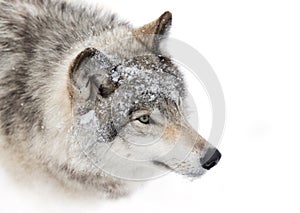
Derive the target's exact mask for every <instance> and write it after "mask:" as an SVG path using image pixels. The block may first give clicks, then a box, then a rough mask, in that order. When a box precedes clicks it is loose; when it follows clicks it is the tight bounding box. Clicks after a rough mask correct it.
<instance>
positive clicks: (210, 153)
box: [200, 148, 222, 170]
mask: <svg viewBox="0 0 300 213" xmlns="http://www.w3.org/2000/svg"><path fill="white" fill-rule="evenodd" d="M221 156H222V155H221V153H220V152H219V150H218V149H216V148H209V149H208V150H207V151H206V153H205V155H204V157H203V158H201V159H200V162H201V165H202V167H203V168H204V169H207V170H209V169H211V168H212V167H214V166H215V165H217V164H218V162H219V161H220V159H221Z"/></svg>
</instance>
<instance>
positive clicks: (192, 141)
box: [70, 12, 221, 180]
mask: <svg viewBox="0 0 300 213" xmlns="http://www.w3.org/2000/svg"><path fill="white" fill-rule="evenodd" d="M171 19H172V18H171V13H169V12H165V13H164V14H163V15H162V16H161V17H159V19H157V20H155V21H153V22H151V23H150V24H147V25H145V26H143V27H141V28H138V29H134V30H132V31H131V32H129V33H128V31H126V32H125V33H123V34H122V36H120V35H118V36H117V38H115V39H111V40H112V41H113V42H111V43H109V45H107V46H104V47H101V49H98V48H95V47H93V46H91V47H88V48H86V49H84V50H82V52H81V53H80V54H79V55H78V56H77V57H76V58H75V59H74V61H73V62H72V65H71V67H70V80H71V85H72V86H71V89H70V91H71V92H70V93H71V97H72V107H73V114H74V120H75V121H74V123H75V124H74V127H73V131H72V135H73V140H74V141H75V143H73V144H76V149H77V150H78V152H80V153H81V155H80V158H81V159H80V160H79V159H75V161H76V162H77V168H84V169H85V170H89V171H90V172H91V173H93V172H94V173H95V172H99V170H101V171H102V172H103V171H104V172H106V173H108V174H110V175H113V176H116V177H120V178H124V179H130V180H137V179H139V180H141V179H142V180H144V179H148V178H151V177H153V175H158V174H160V173H161V171H174V172H176V173H179V174H182V175H186V176H191V177H198V176H200V175H202V174H203V173H204V172H205V171H206V170H208V169H210V168H212V167H213V166H214V165H216V164H217V163H218V161H219V160H220V158H221V154H220V152H219V151H218V150H217V149H216V148H214V147H213V146H212V145H211V144H209V143H208V142H207V141H206V140H205V139H204V138H202V137H201V136H200V135H199V134H198V133H197V132H196V131H195V130H194V129H193V128H192V127H191V126H190V125H189V124H188V122H187V120H186V119H185V116H184V109H183V103H184V101H185V97H186V91H185V85H184V80H183V77H182V74H181V73H180V71H179V69H178V68H177V67H176V66H175V65H174V64H173V63H172V60H171V59H170V57H168V56H167V55H166V54H165V53H163V50H162V49H161V48H160V43H161V41H162V40H163V39H164V38H165V37H166V34H167V33H168V29H169V26H170V25H171ZM73 160H74V159H73ZM77 160H78V161H77ZM78 162H80V163H78ZM79 164H80V165H81V166H78V165H79Z"/></svg>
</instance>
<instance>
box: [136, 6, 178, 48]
mask: <svg viewBox="0 0 300 213" xmlns="http://www.w3.org/2000/svg"><path fill="white" fill-rule="evenodd" d="M171 24H172V14H171V13H170V12H168V11H166V12H164V13H163V14H162V15H161V16H160V17H159V18H158V19H156V20H155V21H153V22H150V23H149V24H146V25H144V26H142V27H140V28H137V29H134V30H133V32H132V33H133V35H134V36H135V37H137V38H138V39H139V40H141V41H142V42H143V43H144V44H145V45H146V47H147V48H149V49H151V50H153V51H154V52H157V51H158V49H159V43H160V41H161V39H163V38H164V37H166V34H167V33H168V31H169V29H170V26H171Z"/></svg>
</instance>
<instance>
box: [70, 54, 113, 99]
mask: <svg viewBox="0 0 300 213" xmlns="http://www.w3.org/2000/svg"><path fill="white" fill-rule="evenodd" d="M111 67H112V63H111V62H110V60H109V58H108V57H107V56H106V55H105V54H104V53H102V52H100V51H99V50H97V49H95V48H86V49H85V50H83V51H82V52H81V53H79V54H78V55H77V57H76V58H75V59H74V60H73V62H72V64H71V66H70V72H69V75H70V81H71V84H72V85H73V88H74V89H75V90H76V91H78V92H79V94H80V97H81V98H83V99H84V100H85V101H86V100H95V98H96V95H97V94H100V95H101V96H102V97H104V98H105V97H107V96H109V95H110V94H111V93H113V92H114V90H115V89H116V88H115V85H114V84H113V82H112V81H111V80H110V79H108V78H107V70H108V69H109V68H111ZM74 89H73V90H72V91H73V93H74Z"/></svg>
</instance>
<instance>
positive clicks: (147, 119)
mask: <svg viewBox="0 0 300 213" xmlns="http://www.w3.org/2000/svg"><path fill="white" fill-rule="evenodd" d="M137 120H138V121H140V122H141V123H143V124H149V122H150V115H143V116H141V117H139V118H137Z"/></svg>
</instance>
